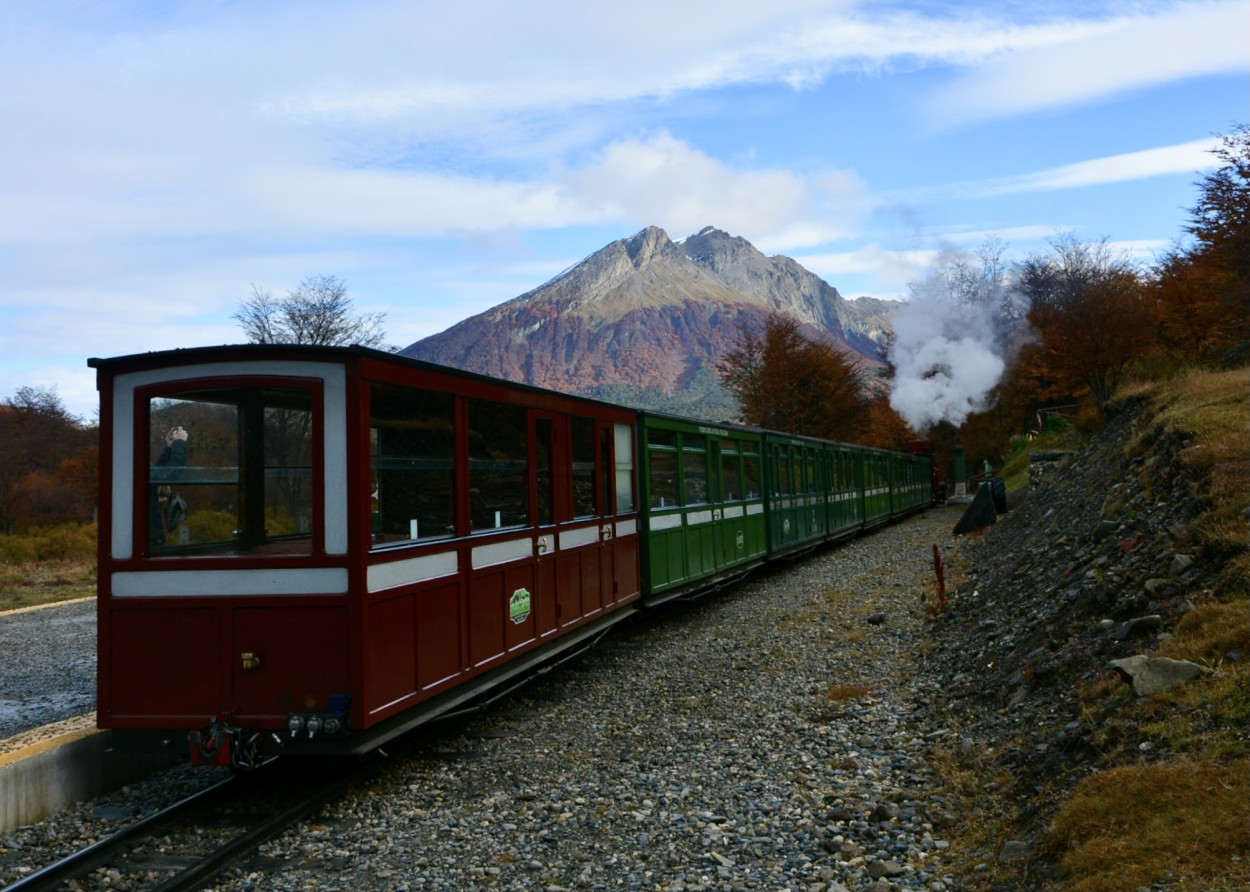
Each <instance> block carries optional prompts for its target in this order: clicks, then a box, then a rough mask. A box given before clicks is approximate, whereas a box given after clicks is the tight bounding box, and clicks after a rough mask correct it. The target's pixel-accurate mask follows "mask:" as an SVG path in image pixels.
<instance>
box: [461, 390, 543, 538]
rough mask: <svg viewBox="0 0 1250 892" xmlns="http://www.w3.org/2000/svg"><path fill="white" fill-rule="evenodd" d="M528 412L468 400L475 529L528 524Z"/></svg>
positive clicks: (470, 472) (471, 487) (472, 512)
mask: <svg viewBox="0 0 1250 892" xmlns="http://www.w3.org/2000/svg"><path fill="white" fill-rule="evenodd" d="M526 417H527V416H526V412H525V409H524V408H523V407H521V406H509V405H505V404H503V403H492V402H487V401H485V400H470V401H469V507H470V512H471V515H470V523H471V526H472V529H473V531H474V532H482V531H484V530H495V529H500V528H503V527H517V526H524V525H526V524H528V523H529V465H528V461H527V449H526V443H527V437H526Z"/></svg>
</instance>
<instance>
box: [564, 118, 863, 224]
mask: <svg viewBox="0 0 1250 892" xmlns="http://www.w3.org/2000/svg"><path fill="white" fill-rule="evenodd" d="M560 179H561V181H562V183H563V187H562V193H563V194H564V195H565V196H566V197H567V198H568V200H569V203H570V204H571V205H576V206H580V207H582V208H583V209H584V213H585V214H587V215H588V217H591V216H593V217H594V218H595V222H612V221H622V222H625V221H629V222H630V223H631V224H642V225H645V224H648V223H653V224H655V225H658V226H661V227H663V228H664V229H665V230H667V231H668V232H669V233H670V235H672V236H673V237H675V238H681V237H684V236H686V235H689V234H690V233H693V232H697V231H698V230H700V229H702V228H703V227H704V226H707V225H709V224H710V225H715V226H716V227H718V228H720V229H724V230H727V231H729V232H732V233H735V234H743V235H745V236H746V237H747V238H748V239H750V240H751V241H753V242H757V243H759V244H768V243H769V242H770V241H773V242H776V241H777V240H778V237H779V236H782V234H783V233H784V238H785V239H787V241H786V242H785V243H786V244H791V245H793V244H795V243H796V242H795V241H792V240H794V239H797V240H799V243H802V244H819V243H821V242H825V241H828V240H829V239H831V238H836V237H838V236H840V235H843V234H845V233H846V232H847V230H848V228H849V227H850V226H851V224H852V223H853V222H854V221H855V219H856V218H857V216H858V214H859V213H860V211H861V209H862V208H863V207H864V204H865V193H866V188H865V186H864V184H863V183H862V182H861V181H860V180H859V178H858V177H856V176H854V175H853V174H850V173H847V172H843V171H826V172H822V173H818V174H815V175H810V176H805V175H801V174H797V173H793V172H791V171H786V170H741V169H737V168H734V167H731V166H729V165H726V164H724V163H722V162H720V161H718V160H716V159H715V158H712V157H711V156H709V155H707V154H706V153H704V152H701V151H699V150H697V149H695V148H693V147H692V146H690V145H688V144H687V143H685V142H683V141H681V140H678V139H675V138H674V137H672V136H671V135H669V134H667V133H658V134H655V135H653V136H651V137H649V138H647V139H624V140H618V141H617V142H614V143H612V144H611V145H609V146H608V147H607V148H606V149H604V150H603V151H602V152H600V153H599V154H598V155H597V156H596V157H595V158H594V159H593V160H592V161H591V162H590V163H589V164H587V165H586V166H584V167H582V168H580V169H578V170H574V171H570V172H568V173H567V174H565V175H563V176H562V177H561V178H560Z"/></svg>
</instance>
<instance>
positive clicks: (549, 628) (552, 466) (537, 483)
mask: <svg viewBox="0 0 1250 892" xmlns="http://www.w3.org/2000/svg"><path fill="white" fill-rule="evenodd" d="M563 429H564V419H563V418H562V417H560V416H558V415H551V414H548V413H546V412H532V413H530V439H531V441H532V442H533V448H532V449H531V450H530V454H531V455H532V456H534V477H533V480H532V483H531V485H532V486H534V488H535V489H534V491H533V492H531V493H530V498H531V500H532V503H533V505H534V506H535V521H536V523H535V533H534V588H535V592H534V611H535V619H536V629H535V631H536V632H537V634H538V636H539V637H542V636H544V635H548V634H551V633H553V632H555V631H556V629H558V628H559V620H558V618H557V617H558V613H559V611H558V610H557V603H558V596H557V592H558V591H559V590H560V585H559V582H558V576H557V558H556V547H557V544H558V541H559V539H558V537H559V532H558V530H557V529H556V517H557V516H558V512H559V511H561V510H563V509H562V508H561V507H560V506H557V504H556V500H557V493H558V492H560V487H559V486H558V485H557V477H559V476H560V475H559V472H558V471H557V469H558V468H563V467H566V466H567V464H568V459H567V457H565V456H564V455H563V454H562V453H563V452H564V441H565V437H564V436H562V435H561V434H560V431H563Z"/></svg>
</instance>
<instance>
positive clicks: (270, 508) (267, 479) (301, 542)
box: [136, 387, 317, 557]
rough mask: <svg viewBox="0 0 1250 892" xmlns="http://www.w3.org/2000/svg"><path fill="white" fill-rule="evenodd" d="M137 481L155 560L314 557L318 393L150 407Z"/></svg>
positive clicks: (188, 399) (222, 392)
mask: <svg viewBox="0 0 1250 892" xmlns="http://www.w3.org/2000/svg"><path fill="white" fill-rule="evenodd" d="M145 409H146V412H145V417H146V419H147V441H148V442H147V453H146V457H147V467H146V472H145V473H140V474H137V475H136V480H137V481H138V486H139V487H140V490H141V492H140V493H138V496H139V499H138V504H140V505H144V506H146V523H140V524H137V525H136V529H138V530H140V531H142V532H140V534H139V535H140V536H143V537H144V538H145V540H146V541H144V542H142V543H136V544H137V545H138V546H139V547H138V548H136V551H139V552H146V553H147V554H149V555H150V556H153V557H174V556H188V555H201V554H213V555H216V554H296V555H304V554H311V553H312V542H313V529H314V526H315V523H316V519H317V518H316V516H315V504H316V500H315V499H314V486H315V482H314V454H313V453H314V449H313V444H314V442H315V438H314V427H315V426H316V425H315V422H316V418H315V409H314V400H313V394H312V392H311V391H309V390H304V389H300V388H285V387H273V388H258V389H251V388H249V389H213V390H187V391H179V392H174V393H162V394H161V395H159V396H154V397H151V398H150V399H148V400H147V403H146V407H145Z"/></svg>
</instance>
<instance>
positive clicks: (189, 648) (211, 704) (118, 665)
mask: <svg viewBox="0 0 1250 892" xmlns="http://www.w3.org/2000/svg"><path fill="white" fill-rule="evenodd" d="M224 616H225V614H224V612H223V611H222V610H220V609H218V608H212V607H204V608H188V607H160V608H146V609H142V610H135V609H131V610H112V611H110V613H109V615H108V632H107V637H106V638H105V642H106V653H107V655H108V657H109V660H108V662H107V663H106V665H105V668H104V671H105V672H107V676H106V677H102V679H101V680H102V681H104V682H105V685H104V686H103V690H102V691H101V694H102V696H101V703H100V708H101V710H102V711H105V712H106V713H107V714H109V715H113V716H126V717H131V718H141V717H143V716H162V717H164V718H166V719H168V718H169V717H170V716H177V717H180V718H183V717H197V718H198V717H203V718H205V719H208V718H211V717H212V716H214V715H218V714H220V713H222V712H224V711H226V710H227V709H228V708H229V706H230V699H229V695H230V692H229V689H228V687H227V685H226V684H224V683H223V682H224V679H225V673H224V672H223V671H222V664H223V662H224V659H225V655H226V644H227V641H228V638H227V635H226V631H225V622H224V619H223V617H224ZM170 629H178V630H181V631H180V633H179V634H177V635H171V634H169V631H170Z"/></svg>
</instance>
